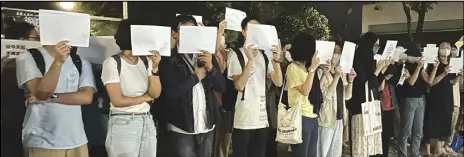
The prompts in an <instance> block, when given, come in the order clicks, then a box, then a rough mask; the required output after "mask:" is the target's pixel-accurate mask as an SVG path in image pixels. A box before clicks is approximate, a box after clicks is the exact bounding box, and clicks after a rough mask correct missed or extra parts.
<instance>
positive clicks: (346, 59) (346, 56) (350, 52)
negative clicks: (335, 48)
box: [340, 41, 356, 74]
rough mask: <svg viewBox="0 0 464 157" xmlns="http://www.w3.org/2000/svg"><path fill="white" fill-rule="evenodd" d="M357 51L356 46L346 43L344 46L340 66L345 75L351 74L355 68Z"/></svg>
mask: <svg viewBox="0 0 464 157" xmlns="http://www.w3.org/2000/svg"><path fill="white" fill-rule="evenodd" d="M355 51H356V44H354V43H352V42H349V41H345V43H344V44H343V50H342V56H341V57H340V66H341V68H342V70H343V72H344V73H347V74H348V73H350V71H351V68H353V60H354V52H355Z"/></svg>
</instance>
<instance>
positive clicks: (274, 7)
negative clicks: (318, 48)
mask: <svg viewBox="0 0 464 157" xmlns="http://www.w3.org/2000/svg"><path fill="white" fill-rule="evenodd" d="M198 5H199V6H200V7H202V15H204V16H203V20H204V21H205V24H207V25H217V23H219V22H220V21H222V20H223V19H224V16H225V15H224V14H225V7H231V8H234V9H238V10H242V11H244V12H247V14H248V15H255V16H259V17H260V18H261V19H262V20H263V22H265V21H271V22H272V24H273V25H275V26H276V27H277V29H278V33H279V37H280V38H281V41H282V42H291V40H292V39H293V38H294V37H295V36H296V35H297V34H298V33H300V32H307V33H310V34H311V35H313V36H314V37H315V38H316V39H320V40H328V39H329V38H330V29H329V24H328V19H327V18H326V17H325V16H324V15H322V14H320V13H319V12H318V11H317V10H316V9H314V8H312V7H309V6H308V5H305V4H304V3H301V2H298V3H296V2H234V3H231V2H198ZM211 22H212V23H211ZM226 35H227V36H226V43H227V44H228V45H231V46H235V45H236V44H237V43H236V41H237V38H238V37H239V36H241V32H235V31H226Z"/></svg>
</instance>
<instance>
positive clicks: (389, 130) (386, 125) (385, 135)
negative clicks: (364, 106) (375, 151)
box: [373, 109, 395, 157]
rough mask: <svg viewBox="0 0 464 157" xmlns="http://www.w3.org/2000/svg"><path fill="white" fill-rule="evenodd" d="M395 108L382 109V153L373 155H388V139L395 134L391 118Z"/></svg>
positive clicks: (376, 156)
mask: <svg viewBox="0 0 464 157" xmlns="http://www.w3.org/2000/svg"><path fill="white" fill-rule="evenodd" d="M394 113H395V110H394V109H393V110H390V111H382V149H383V154H379V155H374V156H373V157H388V151H389V150H390V139H391V138H392V137H393V136H394V135H395V131H394V129H393V118H394Z"/></svg>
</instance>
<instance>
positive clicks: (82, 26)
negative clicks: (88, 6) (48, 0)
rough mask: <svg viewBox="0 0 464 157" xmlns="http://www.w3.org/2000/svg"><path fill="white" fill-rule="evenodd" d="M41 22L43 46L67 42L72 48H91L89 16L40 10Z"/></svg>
mask: <svg viewBox="0 0 464 157" xmlns="http://www.w3.org/2000/svg"><path fill="white" fill-rule="evenodd" d="M39 22H40V34H41V39H40V43H41V44H42V45H56V44H58V43H59V42H60V41H64V40H66V41H69V43H70V45H71V46H77V47H88V46H89V37H90V15H89V14H82V13H73V12H64V11H53V10H39Z"/></svg>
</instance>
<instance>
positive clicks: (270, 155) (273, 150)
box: [266, 128, 277, 157]
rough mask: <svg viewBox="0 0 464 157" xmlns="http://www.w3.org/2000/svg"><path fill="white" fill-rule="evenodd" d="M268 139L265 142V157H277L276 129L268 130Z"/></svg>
mask: <svg viewBox="0 0 464 157" xmlns="http://www.w3.org/2000/svg"><path fill="white" fill-rule="evenodd" d="M269 129H270V132H269V139H268V141H267V148H266V157H277V141H276V140H275V139H276V135H277V129H276V128H269Z"/></svg>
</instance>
